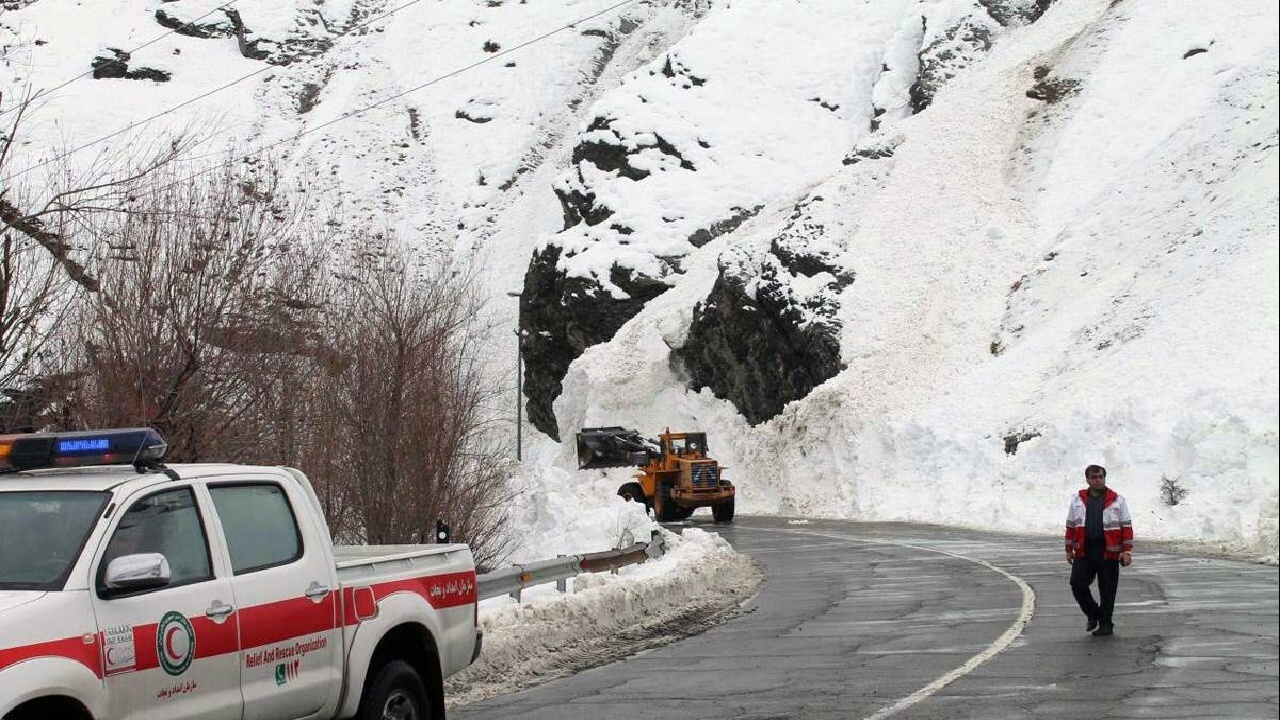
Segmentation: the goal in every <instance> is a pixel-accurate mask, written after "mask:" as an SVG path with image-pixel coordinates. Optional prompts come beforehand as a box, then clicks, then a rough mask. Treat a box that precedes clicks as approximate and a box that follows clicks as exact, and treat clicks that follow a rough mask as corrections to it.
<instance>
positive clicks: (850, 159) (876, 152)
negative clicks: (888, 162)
mask: <svg viewBox="0 0 1280 720" xmlns="http://www.w3.org/2000/svg"><path fill="white" fill-rule="evenodd" d="M893 150H894V149H893V148H891V147H867V148H857V149H855V150H854V151H853V152H852V153H850V154H849V155H846V156H845V157H844V159H843V160H841V161H840V163H841V164H842V165H857V164H858V163H860V162H862V161H863V160H879V159H881V158H887V157H893Z"/></svg>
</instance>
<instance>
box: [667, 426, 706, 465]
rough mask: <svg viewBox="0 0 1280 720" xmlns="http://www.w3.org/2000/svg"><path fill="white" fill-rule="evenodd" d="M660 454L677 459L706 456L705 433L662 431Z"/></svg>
mask: <svg viewBox="0 0 1280 720" xmlns="http://www.w3.org/2000/svg"><path fill="white" fill-rule="evenodd" d="M660 438H661V440H662V456H663V457H664V458H675V459H677V460H681V459H683V460H693V459H698V458H705V457H706V456H707V434H706V433H700V432H699V433H671V432H666V433H662V435H661V436H660Z"/></svg>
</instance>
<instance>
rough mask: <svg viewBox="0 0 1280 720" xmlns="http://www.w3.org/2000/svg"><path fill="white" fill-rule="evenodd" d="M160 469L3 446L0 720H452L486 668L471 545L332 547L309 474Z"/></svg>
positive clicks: (98, 453)
mask: <svg viewBox="0 0 1280 720" xmlns="http://www.w3.org/2000/svg"><path fill="white" fill-rule="evenodd" d="M163 452H164V440H163V439H162V438H161V437H160V436H159V435H158V434H157V433H156V432H155V431H154V430H147V429H132V430H124V431H119V430H117V431H103V432H78V433H60V434H43V435H9V436H0V719H2V720H106V719H116V718H164V719H165V720H171V719H172V720H176V719H179V718H190V719H195V718H200V719H202V720H223V719H226V720H241V719H242V718H243V719H244V720H256V719H261V720H284V719H286V718H347V717H358V718H362V719H366V720H367V719H370V718H380V719H381V718H397V719H410V720H422V719H423V718H443V717H444V698H443V690H442V684H443V678H445V677H447V676H449V675H451V674H452V673H454V672H457V671H458V670H460V669H462V668H464V667H466V666H467V665H469V664H470V663H472V662H473V661H474V660H475V658H476V656H477V655H478V654H479V652H480V644H481V634H480V629H479V627H478V623H477V620H476V573H475V567H474V565H473V561H472V557H471V551H470V550H469V549H468V548H467V546H466V545H457V544H440V545H394V546H357V547H334V545H333V544H332V541H331V539H330V536H329V531H328V528H327V526H326V523H325V521H324V515H323V513H322V511H321V506H320V503H319V501H318V500H317V498H316V495H315V492H314V491H313V490H312V488H311V484H310V483H309V482H308V481H307V479H306V477H305V476H304V475H303V474H302V473H300V472H298V471H297V470H293V469H289V468H279V467H253V466H245V465H172V466H168V467H165V466H163V465H160V464H159V462H158V461H159V459H160V458H161V457H162V456H163ZM113 462H114V463H122V464H123V465H122V466H121V465H115V466H112V465H109V463H113ZM36 468H48V469H36Z"/></svg>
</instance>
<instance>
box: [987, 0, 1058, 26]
mask: <svg viewBox="0 0 1280 720" xmlns="http://www.w3.org/2000/svg"><path fill="white" fill-rule="evenodd" d="M978 4H979V5H981V6H982V7H983V9H984V10H986V11H987V14H988V15H990V16H991V19H992V20H995V21H996V22H998V23H1000V24H1001V25H1004V26H1006V27H1008V26H1009V25H1028V24H1031V23H1033V22H1035V21H1037V20H1039V19H1040V16H1041V15H1043V14H1044V11H1045V10H1048V9H1049V6H1050V5H1052V4H1053V0H978Z"/></svg>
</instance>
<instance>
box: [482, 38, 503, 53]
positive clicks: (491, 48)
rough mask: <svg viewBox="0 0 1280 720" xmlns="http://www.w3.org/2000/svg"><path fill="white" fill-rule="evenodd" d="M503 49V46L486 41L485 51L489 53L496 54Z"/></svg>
mask: <svg viewBox="0 0 1280 720" xmlns="http://www.w3.org/2000/svg"><path fill="white" fill-rule="evenodd" d="M501 49H502V46H501V45H499V44H498V43H496V42H494V41H492V40H485V41H484V47H483V50H484V51H485V52H487V53H496V52H498V51H499V50H501Z"/></svg>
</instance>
